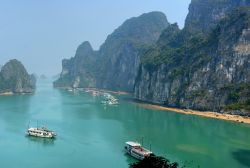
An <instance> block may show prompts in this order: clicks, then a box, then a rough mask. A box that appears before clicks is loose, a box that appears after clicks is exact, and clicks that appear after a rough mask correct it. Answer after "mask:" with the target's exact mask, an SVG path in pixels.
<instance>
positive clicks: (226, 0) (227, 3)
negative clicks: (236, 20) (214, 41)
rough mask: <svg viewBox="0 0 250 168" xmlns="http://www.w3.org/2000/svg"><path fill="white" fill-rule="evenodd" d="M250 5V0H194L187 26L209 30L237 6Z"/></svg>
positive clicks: (204, 30)
mask: <svg viewBox="0 0 250 168" xmlns="http://www.w3.org/2000/svg"><path fill="white" fill-rule="evenodd" d="M247 5H250V1H249V0H192V1H191V4H190V6H189V13H188V15H187V18H186V24H185V28H187V29H189V30H192V31H195V32H197V31H201V32H208V31H210V30H211V28H214V27H215V26H216V25H217V23H218V22H219V21H220V20H221V19H223V18H225V16H226V15H227V13H229V12H231V11H232V10H234V9H235V8H237V7H240V6H247Z"/></svg>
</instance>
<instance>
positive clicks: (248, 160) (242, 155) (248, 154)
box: [232, 149, 250, 167]
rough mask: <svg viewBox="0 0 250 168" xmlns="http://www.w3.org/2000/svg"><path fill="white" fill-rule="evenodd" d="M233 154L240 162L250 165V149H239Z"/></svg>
mask: <svg viewBox="0 0 250 168" xmlns="http://www.w3.org/2000/svg"><path fill="white" fill-rule="evenodd" d="M232 156H233V158H234V159H235V160H237V161H238V162H239V163H240V164H242V165H244V166H246V167H250V150H245V149H239V150H237V151H234V152H232Z"/></svg>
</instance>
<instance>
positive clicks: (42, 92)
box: [0, 81, 250, 168]
mask: <svg viewBox="0 0 250 168" xmlns="http://www.w3.org/2000/svg"><path fill="white" fill-rule="evenodd" d="M120 103H121V104H120V105H119V106H104V105H102V104H100V99H98V98H95V97H92V96H91V95H89V94H86V93H81V92H67V91H63V90H58V89H53V87H52V83H51V81H39V82H38V86H37V92H36V94H34V95H22V96H0V167H8V168H16V167H18V168H44V167H45V166H49V167H60V168H68V167H86V168H100V167H105V168H109V167H112V168H118V167H119V168H127V167H128V164H129V163H132V162H134V161H135V160H133V159H132V158H131V157H129V156H128V155H126V154H124V151H123V146H124V143H125V142H126V141H129V140H138V141H140V140H141V138H142V137H143V139H144V141H143V143H144V145H145V146H146V147H148V148H149V145H150V144H151V146H152V150H153V151H154V152H155V153H156V154H158V155H162V156H165V157H167V158H168V159H170V160H171V161H177V162H179V163H182V164H183V163H185V164H186V165H188V167H198V166H200V167H202V168H211V167H213V168H221V167H227V168H231V167H232V168H241V167H242V168H246V167H250V125H246V124H240V123H233V122H228V121H221V120H215V119H208V118H202V117H198V116H191V115H182V114H178V113H173V112H166V111H159V110H149V109H143V108H142V107H139V106H138V105H136V104H135V103H132V102H131V101H130V99H129V98H128V97H127V96H121V97H120ZM29 121H30V126H36V124H37V121H38V124H39V125H40V126H42V125H45V126H48V127H49V128H51V129H53V130H55V131H56V132H57V133H58V137H57V138H56V139H55V140H50V139H47V140H46V139H39V138H32V137H26V136H25V130H26V128H27V125H28V123H29Z"/></svg>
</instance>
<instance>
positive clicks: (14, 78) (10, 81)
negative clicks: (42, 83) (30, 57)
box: [0, 59, 36, 93]
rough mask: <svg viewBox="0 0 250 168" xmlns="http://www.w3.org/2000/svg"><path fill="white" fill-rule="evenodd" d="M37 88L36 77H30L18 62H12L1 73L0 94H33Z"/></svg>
mask: <svg viewBox="0 0 250 168" xmlns="http://www.w3.org/2000/svg"><path fill="white" fill-rule="evenodd" d="M35 87H36V79H35V77H34V75H29V74H28V73H27V71H26V69H25V67H24V66H23V65H22V63H21V62H19V61H18V60H15V59H14V60H10V61H9V62H8V63H6V64H5V65H4V66H3V67H2V69H1V72H0V93H5V92H13V93H33V92H34V91H35Z"/></svg>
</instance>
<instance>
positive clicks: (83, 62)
mask: <svg viewBox="0 0 250 168" xmlns="http://www.w3.org/2000/svg"><path fill="white" fill-rule="evenodd" d="M96 59H97V52H96V51H94V50H93V49H92V47H91V45H90V43H89V42H83V43H82V44H81V45H80V46H79V47H78V48H77V50H76V54H75V57H73V58H70V59H69V60H68V59H64V60H63V61H62V67H63V69H62V72H61V75H60V78H59V79H58V80H57V81H55V82H54V86H55V87H74V88H77V87H95V86H96V80H95V71H96V64H95V63H96Z"/></svg>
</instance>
